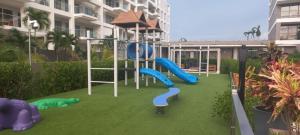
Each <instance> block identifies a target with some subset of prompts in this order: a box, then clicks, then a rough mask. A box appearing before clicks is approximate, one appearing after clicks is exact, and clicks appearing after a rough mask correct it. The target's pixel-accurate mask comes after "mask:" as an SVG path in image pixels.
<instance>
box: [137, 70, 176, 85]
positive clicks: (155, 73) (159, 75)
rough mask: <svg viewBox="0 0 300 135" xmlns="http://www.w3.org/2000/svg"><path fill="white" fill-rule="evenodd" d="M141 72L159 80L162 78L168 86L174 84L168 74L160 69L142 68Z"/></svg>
mask: <svg viewBox="0 0 300 135" xmlns="http://www.w3.org/2000/svg"><path fill="white" fill-rule="evenodd" d="M140 73H141V74H145V75H149V76H153V77H155V78H157V79H158V80H160V81H161V82H162V83H163V84H164V85H165V86H167V87H172V86H174V83H173V82H172V81H171V80H170V79H169V78H168V77H167V76H166V75H164V74H162V73H161V72H159V71H156V70H153V69H146V68H141V69H140Z"/></svg>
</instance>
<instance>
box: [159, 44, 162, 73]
mask: <svg viewBox="0 0 300 135" xmlns="http://www.w3.org/2000/svg"><path fill="white" fill-rule="evenodd" d="M159 58H162V46H161V44H159ZM159 71H160V72H162V67H161V66H159Z"/></svg>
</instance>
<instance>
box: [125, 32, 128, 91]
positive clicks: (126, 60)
mask: <svg viewBox="0 0 300 135" xmlns="http://www.w3.org/2000/svg"><path fill="white" fill-rule="evenodd" d="M125 35H126V37H125V40H128V30H127V29H125ZM127 45H128V44H127V43H125V46H126V48H125V86H127V85H128V71H127V69H128V55H127V47H128V46H127Z"/></svg>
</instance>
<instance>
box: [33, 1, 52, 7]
mask: <svg viewBox="0 0 300 135" xmlns="http://www.w3.org/2000/svg"><path fill="white" fill-rule="evenodd" d="M35 3H38V4H41V5H44V6H49V0H35Z"/></svg>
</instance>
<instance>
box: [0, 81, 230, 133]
mask: <svg viewBox="0 0 300 135" xmlns="http://www.w3.org/2000/svg"><path fill="white" fill-rule="evenodd" d="M172 80H174V82H175V84H176V87H178V88H180V89H181V93H180V95H179V99H178V100H171V101H170V103H169V107H168V108H167V109H166V110H165V114H163V115H161V114H159V115H158V114H156V113H155V108H154V106H153V104H152V100H153V98H154V97H155V96H157V95H160V94H161V93H164V92H166V91H167V90H168V89H167V88H165V87H164V86H163V85H162V84H161V83H158V84H152V83H150V86H149V87H147V88H146V87H145V86H144V85H141V89H140V90H136V89H135V85H134V84H133V83H130V85H129V86H127V87H125V86H124V85H123V84H124V82H120V83H119V86H120V87H119V97H118V98H114V97H113V96H112V95H113V93H112V88H113V87H112V85H110V84H108V85H101V86H97V87H94V88H93V95H92V96H87V89H82V90H77V91H72V92H67V93H62V94H58V95H54V96H51V97H59V98H70V97H75V98H80V99H81V102H80V103H78V104H75V105H71V106H70V107H67V108H50V109H49V110H44V111H41V114H42V121H41V122H40V123H38V124H37V125H35V126H34V127H33V128H32V129H29V130H28V131H25V132H22V133H14V132H12V131H11V130H10V129H9V130H5V131H2V132H0V134H1V135H11V134H13V135H15V134H17V135H23V134H26V135H226V134H229V133H230V132H229V127H228V126H226V123H225V122H223V121H222V120H220V119H218V118H212V117H211V113H212V104H213V100H214V97H215V94H216V93H217V92H222V91H225V90H226V89H228V88H229V87H228V85H229V81H228V77H227V75H210V77H208V78H207V77H205V76H204V75H203V76H202V77H201V78H200V83H198V84H197V85H188V84H185V83H184V82H182V81H181V80H177V79H176V78H175V77H174V78H172Z"/></svg>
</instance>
